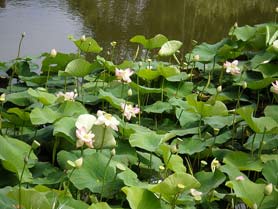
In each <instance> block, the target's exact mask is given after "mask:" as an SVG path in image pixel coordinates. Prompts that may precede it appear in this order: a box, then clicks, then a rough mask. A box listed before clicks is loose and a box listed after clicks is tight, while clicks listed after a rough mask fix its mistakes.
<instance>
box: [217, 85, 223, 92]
mask: <svg viewBox="0 0 278 209" xmlns="http://www.w3.org/2000/svg"><path fill="white" fill-rule="evenodd" d="M216 90H217V93H220V92H222V86H221V85H220V86H218V87H217V89H216Z"/></svg>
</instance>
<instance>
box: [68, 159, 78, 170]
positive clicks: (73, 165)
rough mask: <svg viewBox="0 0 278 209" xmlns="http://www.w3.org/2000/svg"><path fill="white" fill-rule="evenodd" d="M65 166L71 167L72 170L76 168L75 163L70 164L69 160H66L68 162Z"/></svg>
mask: <svg viewBox="0 0 278 209" xmlns="http://www.w3.org/2000/svg"><path fill="white" fill-rule="evenodd" d="M67 164H68V165H69V166H70V167H73V168H75V167H76V165H75V163H74V162H72V161H71V160H68V161H67Z"/></svg>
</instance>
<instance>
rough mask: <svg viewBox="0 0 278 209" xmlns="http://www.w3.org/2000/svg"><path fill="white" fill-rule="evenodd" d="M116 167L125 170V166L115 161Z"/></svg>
mask: <svg viewBox="0 0 278 209" xmlns="http://www.w3.org/2000/svg"><path fill="white" fill-rule="evenodd" d="M116 168H117V169H119V170H120V171H125V170H126V168H125V166H124V165H123V164H121V163H117V164H116Z"/></svg>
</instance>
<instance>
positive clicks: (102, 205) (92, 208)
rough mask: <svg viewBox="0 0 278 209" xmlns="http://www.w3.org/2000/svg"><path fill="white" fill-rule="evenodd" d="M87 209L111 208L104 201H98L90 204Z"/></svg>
mask: <svg viewBox="0 0 278 209" xmlns="http://www.w3.org/2000/svg"><path fill="white" fill-rule="evenodd" d="M88 209H111V208H110V206H109V205H108V204H107V203H106V202H98V203H95V204H92V205H91V206H90V207H89V208H88Z"/></svg>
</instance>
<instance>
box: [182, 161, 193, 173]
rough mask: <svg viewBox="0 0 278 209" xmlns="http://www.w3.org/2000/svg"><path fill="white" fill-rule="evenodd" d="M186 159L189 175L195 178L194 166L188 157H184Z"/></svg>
mask: <svg viewBox="0 0 278 209" xmlns="http://www.w3.org/2000/svg"><path fill="white" fill-rule="evenodd" d="M184 159H185V161H186V164H187V167H188V169H189V173H190V174H191V175H192V176H193V170H192V165H191V163H190V161H189V160H188V158H187V157H186V156H185V157H184Z"/></svg>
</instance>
